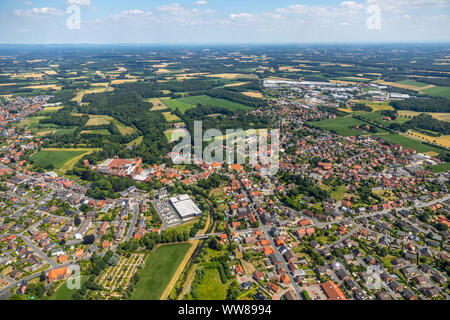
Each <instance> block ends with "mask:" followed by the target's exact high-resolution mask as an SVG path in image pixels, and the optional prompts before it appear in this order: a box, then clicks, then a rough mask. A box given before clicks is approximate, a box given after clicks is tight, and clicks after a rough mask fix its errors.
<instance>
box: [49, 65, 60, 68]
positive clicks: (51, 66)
mask: <svg viewBox="0 0 450 320" xmlns="http://www.w3.org/2000/svg"><path fill="white" fill-rule="evenodd" d="M49 67H50V68H58V67H59V64H50V65H49Z"/></svg>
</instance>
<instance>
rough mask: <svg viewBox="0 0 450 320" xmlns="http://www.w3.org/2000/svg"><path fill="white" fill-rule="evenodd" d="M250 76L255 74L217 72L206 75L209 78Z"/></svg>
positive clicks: (231, 78) (229, 78) (233, 78)
mask: <svg viewBox="0 0 450 320" xmlns="http://www.w3.org/2000/svg"><path fill="white" fill-rule="evenodd" d="M252 76H253V77H257V76H256V75H249V74H242V73H218V74H209V75H207V77H210V78H220V79H228V80H235V79H237V78H240V77H244V78H251V77H252Z"/></svg>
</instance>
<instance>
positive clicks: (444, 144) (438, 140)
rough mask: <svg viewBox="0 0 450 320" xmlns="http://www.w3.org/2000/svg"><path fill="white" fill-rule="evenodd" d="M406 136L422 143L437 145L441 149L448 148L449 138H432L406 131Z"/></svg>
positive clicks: (449, 146) (449, 144)
mask: <svg viewBox="0 0 450 320" xmlns="http://www.w3.org/2000/svg"><path fill="white" fill-rule="evenodd" d="M407 135H408V136H410V137H414V138H416V139H420V140H422V141H426V142H428V143H433V144H437V145H439V146H441V147H446V148H450V136H449V135H447V136H440V137H432V136H429V135H425V134H423V133H420V132H417V131H414V130H408V132H407Z"/></svg>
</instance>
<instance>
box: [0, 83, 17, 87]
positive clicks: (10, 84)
mask: <svg viewBox="0 0 450 320" xmlns="http://www.w3.org/2000/svg"><path fill="white" fill-rule="evenodd" d="M16 84H17V83H0V87H5V86H15V85H16Z"/></svg>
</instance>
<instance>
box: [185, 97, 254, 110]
mask: <svg viewBox="0 0 450 320" xmlns="http://www.w3.org/2000/svg"><path fill="white" fill-rule="evenodd" d="M177 100H178V101H181V102H184V103H187V104H190V105H193V106H196V105H198V104H201V105H204V106H213V107H221V108H225V109H228V110H231V111H235V110H252V108H251V107H249V106H246V105H243V104H240V103H236V102H232V101H228V100H225V99H216V98H212V97H209V96H206V95H201V96H193V97H185V98H181V99H177Z"/></svg>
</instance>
